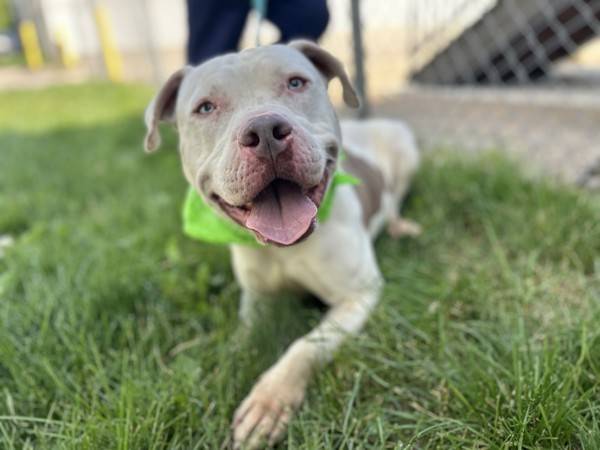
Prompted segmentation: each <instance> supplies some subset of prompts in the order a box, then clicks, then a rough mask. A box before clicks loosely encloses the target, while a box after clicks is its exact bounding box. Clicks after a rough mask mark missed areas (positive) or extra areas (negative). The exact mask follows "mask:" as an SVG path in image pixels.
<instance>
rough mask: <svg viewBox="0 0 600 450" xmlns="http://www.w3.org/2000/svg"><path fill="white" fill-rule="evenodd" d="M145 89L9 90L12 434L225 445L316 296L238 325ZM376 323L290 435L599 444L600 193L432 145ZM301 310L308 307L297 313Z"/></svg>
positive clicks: (216, 258) (5, 340)
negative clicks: (147, 147)
mask: <svg viewBox="0 0 600 450" xmlns="http://www.w3.org/2000/svg"><path fill="white" fill-rule="evenodd" d="M150 95H151V92H150V90H148V89H146V88H142V87H138V86H116V87H115V86H110V85H106V84H91V85H83V86H76V87H58V88H50V89H46V90H42V91H28V92H15V93H1V94H0V105H2V106H1V107H0V235H7V234H8V235H10V236H12V237H13V238H14V239H15V244H14V245H13V246H12V247H10V248H9V249H8V250H6V251H5V252H4V255H3V256H0V448H2V449H19V450H21V449H33V448H35V449H77V450H80V449H121V450H125V449H134V450H137V449H218V448H220V447H221V445H222V444H223V442H225V441H226V440H227V436H228V428H229V421H230V418H231V415H232V413H233V410H234V408H235V407H236V406H237V404H238V402H240V401H241V400H242V399H243V397H244V396H245V394H246V392H247V391H248V390H249V388H250V387H251V385H252V382H253V381H254V380H255V379H256V377H257V376H258V374H260V373H261V371H262V370H263V369H265V368H266V367H268V365H269V364H270V363H272V362H273V361H274V360H275V359H276V358H277V355H278V354H280V353H281V352H282V351H283V349H284V348H285V345H286V343H289V342H290V341H291V340H292V339H293V338H294V337H295V336H297V335H298V334H299V333H302V332H303V331H304V330H307V329H308V327H309V326H310V325H312V324H314V323H315V322H316V321H317V320H318V318H319V317H320V315H321V314H322V311H320V310H319V308H316V307H315V304H313V303H311V302H307V301H304V302H295V301H282V302H280V303H278V304H277V306H276V308H273V309H272V310H270V311H267V312H266V314H267V315H269V316H271V317H272V318H273V319H275V320H265V322H264V324H261V326H260V327H259V328H258V329H256V330H254V332H253V333H252V334H251V335H250V336H246V337H244V335H243V333H241V332H240V331H239V330H238V319H237V297H238V294H239V289H238V287H237V286H236V284H235V282H234V279H233V276H232V273H231V269H230V267H229V262H228V257H227V250H226V249H224V248H220V247H212V246H208V245H203V244H201V243H198V242H194V241H191V240H189V239H187V238H186V237H184V236H183V235H182V233H181V223H180V214H179V212H180V206H181V203H182V199H183V195H184V192H185V189H186V186H185V183H184V180H183V177H182V176H181V173H180V168H179V161H178V157H177V154H176V151H175V150H174V149H175V137H174V134H173V133H168V134H167V139H166V145H165V146H164V147H166V148H165V150H164V151H162V152H159V153H157V154H156V155H153V156H147V155H145V154H144V152H143V151H142V138H143V133H144V128H143V124H142V120H141V115H142V109H143V107H144V105H145V103H146V101H147V100H148V99H149V97H150ZM405 212H406V215H407V216H408V217H410V218H412V219H414V220H417V221H418V222H420V223H421V224H422V225H423V227H424V230H425V232H424V234H423V235H422V236H421V237H420V238H418V239H416V240H410V239H404V240H400V241H392V240H390V239H388V238H387V237H382V238H380V239H379V241H378V242H377V254H378V260H379V262H380V265H381V268H382V271H383V274H384V277H385V279H386V282H387V284H386V288H385V291H384V294H383V298H382V301H381V303H380V305H379V306H378V308H377V309H376V311H375V313H374V315H373V317H372V318H371V320H370V321H369V323H368V325H367V327H366V329H365V331H364V333H362V334H361V336H360V337H358V338H357V339H355V340H353V341H352V343H351V344H350V345H346V346H345V347H344V348H343V349H342V351H341V352H340V353H339V354H338V355H337V357H336V358H335V360H334V362H333V363H332V364H331V365H329V366H328V367H327V368H326V369H325V370H323V371H322V372H321V373H320V374H319V375H318V376H317V377H316V379H315V380H314V382H313V383H312V385H311V386H310V389H309V393H308V397H307V401H306V403H305V405H304V407H303V408H302V409H301V411H300V412H299V415H298V417H297V419H296V420H295V421H294V422H293V423H292V425H291V427H290V430H289V433H288V436H287V439H286V441H285V443H284V444H282V445H281V446H280V447H281V448H290V449H350V448H352V449H384V448H385V449H401V448H419V449H434V448H436V449H438V448H439V449H451V448H477V449H513V448H524V449H534V448H543V449H547V448H555V449H564V448H571V449H589V450H593V449H598V448H600V326H599V324H600V199H599V198H598V197H597V196H596V197H594V196H593V195H592V194H585V193H581V192H578V191H576V190H574V189H571V188H568V187H564V186H560V185H556V184H553V183H551V182H549V181H540V180H538V181H531V180H528V179H527V178H526V177H524V176H522V175H521V174H520V172H519V170H517V169H516V168H515V166H514V165H513V164H511V163H510V162H508V161H506V160H505V159H503V158H502V157H501V156H499V155H497V154H496V155H493V154H492V155H489V156H483V157H473V156H471V157H458V156H452V154H450V153H443V152H442V153H436V154H435V155H432V156H429V157H427V158H426V161H425V163H424V166H423V169H422V171H421V172H420V173H419V175H418V177H417V179H416V183H415V187H414V189H413V193H412V195H411V197H410V199H409V201H408V203H407V205H406V209H405ZM299 318H301V319H302V320H298V319H299Z"/></svg>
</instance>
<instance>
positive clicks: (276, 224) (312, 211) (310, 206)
mask: <svg viewBox="0 0 600 450" xmlns="http://www.w3.org/2000/svg"><path fill="white" fill-rule="evenodd" d="M316 215H317V207H316V206H315V204H314V203H313V202H312V200H311V199H309V198H308V197H307V196H306V195H304V194H303V193H302V190H301V189H300V186H298V185H296V184H294V183H290V182H288V181H282V180H276V181H274V182H273V183H272V184H271V185H270V186H268V187H267V188H266V189H265V190H264V191H262V192H261V193H260V194H259V195H258V197H257V198H256V199H255V200H254V206H253V207H252V210H251V211H250V215H249V216H248V219H247V220H246V227H248V228H249V229H251V230H254V231H256V232H257V233H259V234H260V235H261V237H263V238H264V239H265V240H269V241H272V242H274V243H276V244H281V245H290V244H293V243H294V242H296V241H297V240H298V239H300V238H301V237H302V236H303V235H304V233H306V232H307V231H308V229H309V228H310V226H311V224H312V222H313V219H314V218H315V216H316Z"/></svg>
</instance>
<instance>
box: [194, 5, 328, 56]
mask: <svg viewBox="0 0 600 450" xmlns="http://www.w3.org/2000/svg"><path fill="white" fill-rule="evenodd" d="M187 6H188V26H189V37H188V47H187V58H188V62H189V63H190V64H198V63H200V62H202V61H204V60H206V59H208V58H211V57H213V56H216V55H220V54H222V53H226V52H232V51H235V50H237V47H238V43H239V40H240V36H241V35H242V31H243V27H244V24H245V23H246V17H247V16H248V12H249V11H250V1H249V0H187ZM267 19H268V20H269V21H270V22H272V23H273V24H275V25H276V26H277V28H279V30H280V32H281V41H282V42H287V41H289V40H290V39H294V38H308V39H312V40H317V39H318V38H319V37H320V36H321V34H323V31H325V28H326V27H327V22H329V11H328V10H327V1H326V0H269V1H268V6H267Z"/></svg>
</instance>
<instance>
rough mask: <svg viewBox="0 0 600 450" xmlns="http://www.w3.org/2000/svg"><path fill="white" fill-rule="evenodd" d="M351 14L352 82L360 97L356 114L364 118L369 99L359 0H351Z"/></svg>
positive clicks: (367, 109)
mask: <svg viewBox="0 0 600 450" xmlns="http://www.w3.org/2000/svg"><path fill="white" fill-rule="evenodd" d="M351 14H352V50H353V53H354V84H355V86H356V90H357V91H358V95H359V96H360V99H361V106H360V108H359V109H358V112H357V115H358V117H360V118H365V117H367V116H368V115H369V100H368V97H367V80H366V75H365V52H364V48H363V39H362V28H361V26H362V25H361V17H360V0H351Z"/></svg>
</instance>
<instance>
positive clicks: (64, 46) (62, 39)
mask: <svg viewBox="0 0 600 450" xmlns="http://www.w3.org/2000/svg"><path fill="white" fill-rule="evenodd" d="M55 39H56V44H57V45H58V50H59V53H60V60H61V62H62V65H63V66H64V67H65V68H66V69H72V68H74V67H75V66H77V63H78V62H79V57H78V56H77V53H76V52H75V50H74V49H73V45H72V40H71V39H69V34H68V32H67V29H66V28H64V27H60V28H59V29H58V30H57V31H56V33H55Z"/></svg>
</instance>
